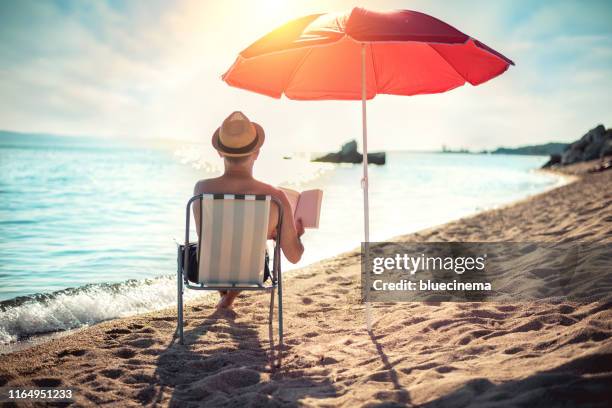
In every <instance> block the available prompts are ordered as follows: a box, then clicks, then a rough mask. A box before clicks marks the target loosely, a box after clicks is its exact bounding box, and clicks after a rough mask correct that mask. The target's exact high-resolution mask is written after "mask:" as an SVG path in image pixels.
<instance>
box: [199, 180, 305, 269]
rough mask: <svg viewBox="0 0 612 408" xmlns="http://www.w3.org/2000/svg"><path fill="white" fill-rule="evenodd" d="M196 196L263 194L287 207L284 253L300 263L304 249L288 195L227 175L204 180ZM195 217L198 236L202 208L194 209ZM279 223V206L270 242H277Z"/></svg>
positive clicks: (271, 222)
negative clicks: (274, 240)
mask: <svg viewBox="0 0 612 408" xmlns="http://www.w3.org/2000/svg"><path fill="white" fill-rule="evenodd" d="M193 193H194V195H197V194H203V193H222V194H262V195H270V196H272V197H274V198H276V199H278V200H279V201H280V202H281V203H282V204H283V214H285V216H284V218H283V225H282V235H281V238H282V242H281V249H282V250H283V253H284V254H285V257H287V259H288V260H289V261H291V262H294V263H295V262H297V261H299V259H300V257H301V255H302V252H303V247H302V245H301V242H300V241H299V237H298V235H297V231H296V226H295V222H294V220H293V217H292V216H291V214H292V211H291V206H290V204H289V201H288V200H287V197H286V196H285V194H284V193H283V192H282V191H281V190H279V189H277V188H275V187H273V186H271V185H269V184H266V183H262V182H261V181H258V180H256V179H254V178H252V177H235V176H231V175H227V174H224V175H222V176H221V177H217V178H212V179H205V180H200V181H198V182H197V183H196V185H195V187H194V191H193ZM193 214H194V217H195V220H196V227H197V230H198V235H199V234H200V230H199V228H200V207H199V206H198V205H194V206H193ZM277 223H278V208H277V206H276V205H271V206H270V219H269V223H268V239H274V238H275V235H276V225H277Z"/></svg>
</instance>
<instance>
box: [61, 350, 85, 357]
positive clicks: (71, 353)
mask: <svg viewBox="0 0 612 408" xmlns="http://www.w3.org/2000/svg"><path fill="white" fill-rule="evenodd" d="M86 353H87V350H83V349H67V350H64V351H61V352H60V353H59V354H58V355H57V356H58V357H59V358H64V357H67V356H74V357H81V356H83V355H85V354H86Z"/></svg>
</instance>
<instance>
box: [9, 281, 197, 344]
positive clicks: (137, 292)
mask: <svg viewBox="0 0 612 408" xmlns="http://www.w3.org/2000/svg"><path fill="white" fill-rule="evenodd" d="M205 295H206V294H202V293H201V292H199V291H185V299H186V300H189V299H193V298H196V297H199V296H205ZM173 305H176V277H174V276H162V277H158V278H154V279H144V280H129V281H125V282H121V283H115V284H91V285H86V286H83V287H79V288H70V289H65V290H61V291H57V292H53V293H50V294H36V295H31V296H21V297H18V298H15V299H11V300H7V301H4V302H0V344H9V343H13V342H16V341H19V340H22V339H25V338H28V337H30V336H33V335H40V334H46V333H52V332H58V331H64V330H70V329H75V328H79V327H82V326H86V325H91V324H95V323H99V322H102V321H105V320H110V319H116V318H119V317H126V316H131V315H135V314H139V313H145V312H149V311H153V310H158V309H163V308H165V307H170V306H173Z"/></svg>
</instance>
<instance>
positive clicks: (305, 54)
mask: <svg viewBox="0 0 612 408" xmlns="http://www.w3.org/2000/svg"><path fill="white" fill-rule="evenodd" d="M311 52H312V48H308V50H307V51H306V52H305V53H304V56H303V57H302V59H301V60H300V62H299V63H298V64H297V65H296V66H295V69H294V70H293V72H292V73H291V75H290V76H289V79H288V80H287V83H286V84H285V86H284V87H283V93H284V94H285V96H287V87H288V86H289V84H290V83H291V82H293V78H294V77H295V74H297V72H298V71H299V70H300V68H302V65H304V62H305V61H306V58H307V57H308V56H309V55H310V53H311Z"/></svg>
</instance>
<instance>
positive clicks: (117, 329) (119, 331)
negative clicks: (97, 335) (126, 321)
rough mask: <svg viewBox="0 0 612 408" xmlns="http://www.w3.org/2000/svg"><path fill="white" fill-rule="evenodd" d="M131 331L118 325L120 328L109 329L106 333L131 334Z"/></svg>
mask: <svg viewBox="0 0 612 408" xmlns="http://www.w3.org/2000/svg"><path fill="white" fill-rule="evenodd" d="M131 332H132V331H131V330H128V329H123V328H120V327H118V328H115V329H110V330H107V331H105V332H104V333H106V334H129V333H131Z"/></svg>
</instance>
